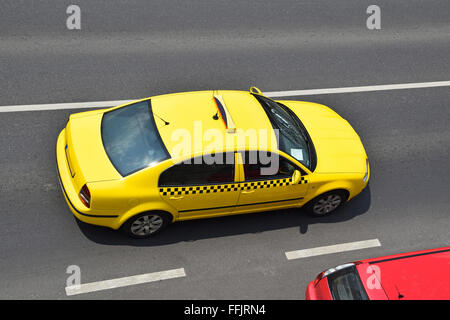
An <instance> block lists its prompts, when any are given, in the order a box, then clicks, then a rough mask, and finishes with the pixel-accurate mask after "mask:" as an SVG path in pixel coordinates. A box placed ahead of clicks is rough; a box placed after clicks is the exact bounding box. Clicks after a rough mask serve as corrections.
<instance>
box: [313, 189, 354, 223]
mask: <svg viewBox="0 0 450 320" xmlns="http://www.w3.org/2000/svg"><path fill="white" fill-rule="evenodd" d="M345 199H346V194H345V192H343V191H339V190H336V191H330V192H326V193H324V194H322V195H320V196H318V197H316V198H315V199H313V200H311V201H310V202H309V203H308V204H307V205H306V211H307V212H308V214H309V215H311V216H315V217H322V216H325V215H328V214H330V213H332V212H333V211H335V210H336V209H337V208H339V207H340V206H341V205H342V204H343V203H344V202H345Z"/></svg>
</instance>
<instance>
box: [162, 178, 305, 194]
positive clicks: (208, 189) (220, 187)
mask: <svg viewBox="0 0 450 320" xmlns="http://www.w3.org/2000/svg"><path fill="white" fill-rule="evenodd" d="M306 183H308V180H306V177H301V178H300V182H299V184H306ZM291 184H292V179H291V178H284V179H277V180H263V181H253V182H236V183H229V184H214V185H208V186H187V187H162V188H159V192H160V193H161V195H163V196H174V195H191V194H203V193H218V192H229V191H240V190H252V189H260V188H273V187H283V186H289V185H291Z"/></svg>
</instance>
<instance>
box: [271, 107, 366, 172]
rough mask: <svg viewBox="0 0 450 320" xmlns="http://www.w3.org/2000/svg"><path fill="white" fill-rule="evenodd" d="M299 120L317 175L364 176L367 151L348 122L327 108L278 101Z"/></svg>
mask: <svg viewBox="0 0 450 320" xmlns="http://www.w3.org/2000/svg"><path fill="white" fill-rule="evenodd" d="M279 102H280V103H283V104H284V105H286V106H288V107H289V108H290V109H291V110H292V111H293V112H294V113H295V114H296V115H297V116H298V118H299V119H300V120H301V121H302V123H303V125H304V126H305V128H306V130H307V131H308V133H309V135H310V137H311V140H312V142H313V144H314V148H315V150H316V155H317V165H316V168H315V170H314V172H316V173H364V172H365V171H366V159H367V155H366V151H365V150H364V147H363V145H362V142H361V139H360V138H359V136H358V134H357V133H356V132H355V130H354V129H353V128H352V126H351V125H350V124H349V123H348V121H347V120H345V119H344V118H342V117H341V116H339V115H338V114H337V113H336V112H334V111H333V110H331V109H330V108H328V107H326V106H324V105H321V104H317V103H311V102H303V101H279Z"/></svg>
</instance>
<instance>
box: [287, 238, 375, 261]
mask: <svg viewBox="0 0 450 320" xmlns="http://www.w3.org/2000/svg"><path fill="white" fill-rule="evenodd" d="M373 247H381V243H380V241H379V240H378V239H371V240H363V241H356V242H347V243H341V244H335V245H331V246H324V247H317V248H311V249H303V250H295V251H288V252H286V253H285V254H286V258H287V259H288V260H293V259H301V258H308V257H314V256H319V255H324V254H331V253H338V252H345V251H352V250H360V249H367V248H373Z"/></svg>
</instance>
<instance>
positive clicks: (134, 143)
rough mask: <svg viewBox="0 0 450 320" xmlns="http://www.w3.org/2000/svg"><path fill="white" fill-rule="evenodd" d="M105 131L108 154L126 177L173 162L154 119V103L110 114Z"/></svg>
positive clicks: (103, 128)
mask: <svg viewBox="0 0 450 320" xmlns="http://www.w3.org/2000/svg"><path fill="white" fill-rule="evenodd" d="M101 130H102V139H103V146H104V148H105V151H106V153H107V154H108V157H109V159H110V161H111V163H112V164H113V165H114V167H115V168H116V169H117V171H118V172H119V173H120V174H121V175H122V176H126V175H129V174H131V173H133V172H136V171H138V170H141V169H143V168H146V167H149V166H152V165H153V164H156V163H158V162H160V161H162V160H165V159H168V158H169V154H168V153H167V150H166V148H165V146H164V144H163V142H162V140H161V138H160V136H159V133H158V129H157V128H156V125H155V121H154V118H153V116H152V112H151V104H150V100H146V101H141V102H137V103H134V104H132V105H129V106H126V107H123V108H119V109H115V110H112V111H109V112H106V113H105V114H104V115H103V119H102V129H101Z"/></svg>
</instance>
